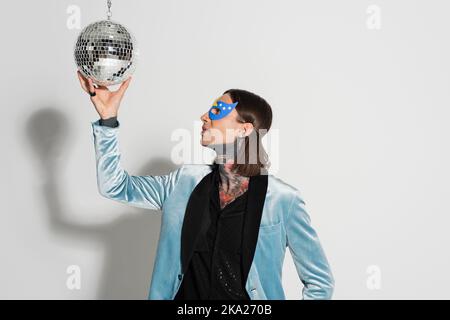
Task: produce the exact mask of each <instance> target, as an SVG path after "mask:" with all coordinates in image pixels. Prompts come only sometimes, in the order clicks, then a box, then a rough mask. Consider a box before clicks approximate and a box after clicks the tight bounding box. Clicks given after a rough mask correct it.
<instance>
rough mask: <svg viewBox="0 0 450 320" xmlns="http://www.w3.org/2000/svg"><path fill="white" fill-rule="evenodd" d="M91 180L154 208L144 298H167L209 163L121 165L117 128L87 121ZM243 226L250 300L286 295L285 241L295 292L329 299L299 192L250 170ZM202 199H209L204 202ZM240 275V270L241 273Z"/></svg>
mask: <svg viewBox="0 0 450 320" xmlns="http://www.w3.org/2000/svg"><path fill="white" fill-rule="evenodd" d="M91 124H92V130H93V141H94V146H95V155H96V170H97V185H98V190H99V192H100V194H101V195H102V196H104V197H106V198H108V199H111V200H115V201H119V202H121V203H126V204H128V205H131V206H135V207H140V208H146V209H152V210H161V211H162V219H161V221H162V222H161V223H162V224H161V231H160V237H159V242H158V247H157V252H156V258H155V263H154V269H153V274H152V279H151V284H150V291H149V294H148V299H160V300H172V299H173V298H174V297H175V295H176V293H177V290H178V288H179V286H180V284H181V281H182V280H183V276H184V271H185V269H186V266H187V264H188V262H189V259H190V257H191V254H192V251H193V248H194V245H195V240H196V235H198V234H199V232H198V229H197V228H198V226H199V225H200V223H198V222H199V221H200V220H201V218H202V215H203V214H207V212H206V211H208V210H207V208H208V207H209V206H207V205H205V198H204V195H205V194H206V195H208V194H209V193H208V192H207V190H208V188H209V187H210V179H209V177H210V176H211V174H210V173H211V172H212V165H207V164H205V165H202V164H200V165H197V164H190V165H182V166H181V167H180V168H178V169H176V170H173V171H171V172H169V173H168V174H166V175H160V176H154V175H146V176H134V175H130V174H129V173H128V172H127V171H126V170H124V169H123V168H122V166H121V162H120V150H119V145H118V133H119V129H120V125H119V126H118V127H115V128H112V127H107V126H101V125H100V124H99V121H98V120H97V121H94V122H91ZM248 191H249V195H248V196H249V203H252V205H251V206H249V208H248V210H249V211H248V212H249V214H246V218H245V222H244V233H243V240H242V241H243V252H242V264H243V268H244V270H245V271H248V276H247V278H246V279H245V289H246V290H247V292H248V294H249V296H250V298H251V299H252V300H264V299H271V300H273V299H281V300H283V299H285V294H284V291H283V287H282V283H281V273H282V267H283V260H284V256H285V251H286V248H289V250H290V253H291V255H292V258H293V260H294V264H295V267H296V270H297V273H298V276H299V278H300V280H301V281H302V283H303V284H304V287H303V290H302V292H301V293H302V294H301V298H303V299H305V300H306V299H331V297H332V294H333V290H334V278H333V275H332V272H331V270H330V266H329V263H328V261H327V258H326V256H325V253H324V250H323V248H322V246H321V244H320V240H319V238H318V235H317V233H316V231H315V230H314V228H313V227H312V225H311V220H310V217H309V215H308V213H307V211H306V209H305V202H304V200H303V199H302V196H301V194H300V192H299V191H298V190H297V189H296V188H294V187H293V186H291V185H289V184H287V183H286V182H284V181H282V180H281V179H279V178H277V177H275V176H273V175H271V174H269V175H260V176H256V177H251V180H250V184H249V189H248ZM206 203H208V202H206ZM246 274H247V272H246Z"/></svg>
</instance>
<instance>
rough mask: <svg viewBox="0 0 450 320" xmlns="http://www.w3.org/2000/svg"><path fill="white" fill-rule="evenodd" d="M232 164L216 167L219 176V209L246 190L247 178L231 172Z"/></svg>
mask: <svg viewBox="0 0 450 320" xmlns="http://www.w3.org/2000/svg"><path fill="white" fill-rule="evenodd" d="M232 165H233V164H232V163H225V164H219V165H218V171H219V176H220V183H219V198H220V205H221V207H222V208H223V207H225V206H226V205H227V204H228V203H230V202H232V201H233V200H234V199H236V198H237V197H239V196H240V195H242V194H243V193H244V192H246V191H247V189H248V184H249V180H250V178H249V177H245V176H242V175H240V174H237V173H236V172H234V171H233V170H232Z"/></svg>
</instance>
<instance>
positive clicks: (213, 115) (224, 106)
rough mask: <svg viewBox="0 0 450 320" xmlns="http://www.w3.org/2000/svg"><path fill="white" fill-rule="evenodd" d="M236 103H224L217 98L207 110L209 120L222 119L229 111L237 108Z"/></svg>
mask: <svg viewBox="0 0 450 320" xmlns="http://www.w3.org/2000/svg"><path fill="white" fill-rule="evenodd" d="M237 104H238V103H237V102H235V103H225V102H223V101H220V100H219V98H217V99H216V100H215V101H214V103H213V105H212V107H211V108H210V109H209V118H210V119H211V120H219V119H222V118H223V117H226V116H227V115H229V114H230V112H231V111H233V109H234V108H235V107H236V106H237Z"/></svg>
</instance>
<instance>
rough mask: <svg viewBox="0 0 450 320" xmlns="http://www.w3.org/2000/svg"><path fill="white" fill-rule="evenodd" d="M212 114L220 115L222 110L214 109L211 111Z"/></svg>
mask: <svg viewBox="0 0 450 320" xmlns="http://www.w3.org/2000/svg"><path fill="white" fill-rule="evenodd" d="M211 112H212V113H213V114H220V109H219V108H212V109H211Z"/></svg>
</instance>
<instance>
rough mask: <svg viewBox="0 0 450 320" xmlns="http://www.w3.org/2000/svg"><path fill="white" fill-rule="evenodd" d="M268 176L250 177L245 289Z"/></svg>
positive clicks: (244, 246)
mask: <svg viewBox="0 0 450 320" xmlns="http://www.w3.org/2000/svg"><path fill="white" fill-rule="evenodd" d="M267 185H268V175H267V174H261V175H258V176H252V177H250V181H249V187H248V198H247V212H246V213H245V218H244V226H243V229H244V230H243V233H242V260H241V263H242V274H243V275H245V277H242V285H243V288H245V283H246V281H247V277H248V273H249V271H250V267H251V264H252V261H253V256H254V254H255V249H256V243H257V241H258V232H259V226H260V224H261V217H262V213H263V207H264V201H265V199H266V193H267Z"/></svg>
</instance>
